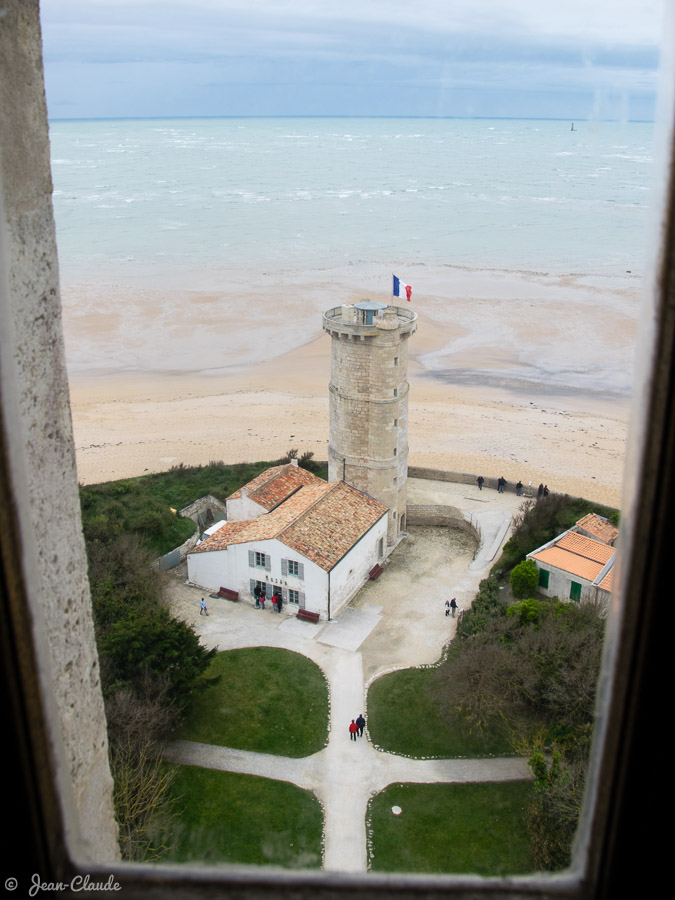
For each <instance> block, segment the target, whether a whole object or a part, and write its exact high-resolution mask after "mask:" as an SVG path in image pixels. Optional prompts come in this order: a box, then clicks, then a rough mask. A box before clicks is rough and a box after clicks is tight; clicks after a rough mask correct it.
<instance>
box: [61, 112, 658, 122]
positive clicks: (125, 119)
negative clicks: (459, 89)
mask: <svg viewBox="0 0 675 900" xmlns="http://www.w3.org/2000/svg"><path fill="white" fill-rule="evenodd" d="M47 118H48V121H49V122H133V121H148V122H153V121H161V120H162V119H185V120H191V119H425V120H427V119H429V120H436V121H446V120H461V121H499V122H572V123H575V122H579V123H586V124H588V123H593V122H615V123H617V124H624V125H628V124H640V125H653V124H654V123H655V121H656V119H617V118H594V117H587V116H581V117H577V118H573V117H571V116H564V117H563V116H416V115H410V116H393V115H392V116H382V115H374V116H370V115H360V114H336V115H309V114H303V113H298V114H294V115H284V114H279V115H234V116H233V115H222V116H210V115H208V116H199V115H190V116H175V115H174V116H172V115H162V116H49V115H48V117H47Z"/></svg>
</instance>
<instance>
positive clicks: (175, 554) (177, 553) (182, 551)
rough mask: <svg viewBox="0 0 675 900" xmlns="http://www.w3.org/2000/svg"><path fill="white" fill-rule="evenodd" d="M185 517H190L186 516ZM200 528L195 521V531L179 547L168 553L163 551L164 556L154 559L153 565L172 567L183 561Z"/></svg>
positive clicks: (198, 534)
mask: <svg viewBox="0 0 675 900" xmlns="http://www.w3.org/2000/svg"><path fill="white" fill-rule="evenodd" d="M187 518H191V517H190V516H188V517H187ZM201 533H202V532H201V529H200V527H199V525H198V523H196V522H195V531H194V534H193V535H191V536H190V537H189V538H188V539H187V541H185V542H184V543H182V544H181V545H180V547H176V548H175V549H174V550H171V551H170V552H169V553H165V554H164V556H160V557H159V559H158V560H157V561H156V563H155V565H159V568H160V569H164V570H166V569H173V568H175V567H176V566H178V565H180V563H182V562H183V560H184V559H185V557H186V556H187V555H188V553H189V552H190V550H192V548H193V547H194V546H195V545H196V543H197V541H198V540H199V537H200V535H201Z"/></svg>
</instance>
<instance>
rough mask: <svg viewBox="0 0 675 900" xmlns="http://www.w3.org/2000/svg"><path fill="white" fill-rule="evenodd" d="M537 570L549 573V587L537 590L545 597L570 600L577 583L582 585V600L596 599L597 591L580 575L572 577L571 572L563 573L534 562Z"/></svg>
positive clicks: (560, 570) (536, 561)
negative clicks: (571, 590) (572, 587)
mask: <svg viewBox="0 0 675 900" xmlns="http://www.w3.org/2000/svg"><path fill="white" fill-rule="evenodd" d="M534 563H535V565H536V566H537V569H544V570H545V571H546V572H548V573H549V578H548V587H547V588H543V587H538V588H537V590H538V591H539V593H540V594H543V595H544V596H545V597H557V598H558V600H569V599H570V589H571V586H572V582H573V581H576V583H577V584H580V585H581V600H593V599H594V598H595V593H596V589H595V587H594V586H593V585H592V584H591V582H590V581H588V580H587V579H585V578H581V577H580V576H578V575H570V573H569V572H563V571H562V569H555V568H553V567H552V566H547V565H546V564H544V563H541V562H539V561H538V560H536V559H535V560H534Z"/></svg>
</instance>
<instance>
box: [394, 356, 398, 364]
mask: <svg viewBox="0 0 675 900" xmlns="http://www.w3.org/2000/svg"><path fill="white" fill-rule="evenodd" d="M394 365H395V366H397V365H398V356H395V357H394Z"/></svg>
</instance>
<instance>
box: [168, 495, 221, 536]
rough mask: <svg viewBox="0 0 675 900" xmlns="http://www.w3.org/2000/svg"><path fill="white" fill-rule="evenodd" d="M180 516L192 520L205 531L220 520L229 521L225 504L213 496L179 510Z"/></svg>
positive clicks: (200, 499)
mask: <svg viewBox="0 0 675 900" xmlns="http://www.w3.org/2000/svg"><path fill="white" fill-rule="evenodd" d="M179 515H181V516H184V517H185V518H187V519H192V521H193V522H194V523H195V525H196V526H197V527H198V528H199V530H200V531H204V529H205V528H208V527H209V525H213V524H214V523H215V522H217V521H218V520H219V519H227V509H226V507H225V504H224V503H222V502H221V501H220V500H218V499H217V498H216V497H213V496H212V495H211V494H207V495H206V496H205V497H200V498H199V500H195V501H194V503H190V504H189V505H188V506H184V507H183V509H181V510H179ZM209 518H210V520H211V521H209Z"/></svg>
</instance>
